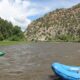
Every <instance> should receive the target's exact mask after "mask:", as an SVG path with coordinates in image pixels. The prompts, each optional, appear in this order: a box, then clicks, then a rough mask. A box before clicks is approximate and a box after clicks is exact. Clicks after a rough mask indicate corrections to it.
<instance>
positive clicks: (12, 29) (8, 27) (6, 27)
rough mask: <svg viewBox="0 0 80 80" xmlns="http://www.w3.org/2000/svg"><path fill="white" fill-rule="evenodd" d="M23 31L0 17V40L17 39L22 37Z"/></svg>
mask: <svg viewBox="0 0 80 80" xmlns="http://www.w3.org/2000/svg"><path fill="white" fill-rule="evenodd" d="M23 37H24V36H23V32H22V31H21V28H20V27H19V26H17V25H16V26H14V25H13V24H12V23H11V22H8V21H7V20H4V19H2V18H0V41H3V40H10V41H18V40H21V39H23Z"/></svg>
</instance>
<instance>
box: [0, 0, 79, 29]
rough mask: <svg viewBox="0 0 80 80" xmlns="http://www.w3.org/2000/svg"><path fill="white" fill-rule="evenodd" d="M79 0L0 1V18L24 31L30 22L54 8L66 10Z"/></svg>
mask: <svg viewBox="0 0 80 80" xmlns="http://www.w3.org/2000/svg"><path fill="white" fill-rule="evenodd" d="M79 2H80V0H0V17H1V18H3V19H6V20H8V21H11V22H12V23H13V24H14V25H19V26H21V29H22V30H25V29H26V28H27V26H28V24H30V23H31V21H32V20H34V19H37V18H39V17H41V16H43V15H44V14H45V13H48V12H50V11H52V10H55V9H56V8H65V7H66V8H68V7H71V6H72V5H74V4H77V3H79Z"/></svg>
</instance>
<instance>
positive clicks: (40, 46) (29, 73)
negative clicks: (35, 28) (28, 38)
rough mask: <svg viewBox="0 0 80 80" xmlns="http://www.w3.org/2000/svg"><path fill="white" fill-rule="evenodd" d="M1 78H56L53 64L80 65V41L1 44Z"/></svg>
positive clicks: (19, 79)
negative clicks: (2, 53) (52, 68)
mask: <svg viewBox="0 0 80 80" xmlns="http://www.w3.org/2000/svg"><path fill="white" fill-rule="evenodd" d="M0 51H5V52H6V54H5V55H4V56H2V57H0V80H54V79H51V77H50V76H51V75H53V72H52V70H51V64H52V63H53V62H60V63H64V64H68V65H80V43H65V42H64V43H62V42H60V43H59V42H56V43H54V42H37V43H28V44H18V45H10V46H0Z"/></svg>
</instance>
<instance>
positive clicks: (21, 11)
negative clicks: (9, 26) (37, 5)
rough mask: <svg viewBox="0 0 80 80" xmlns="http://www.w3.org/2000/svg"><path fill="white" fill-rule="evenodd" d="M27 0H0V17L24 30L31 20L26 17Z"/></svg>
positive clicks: (28, 3)
mask: <svg viewBox="0 0 80 80" xmlns="http://www.w3.org/2000/svg"><path fill="white" fill-rule="evenodd" d="M29 5H30V2H29V1H22V0H2V1H1V2H0V17H1V18H3V19H6V20H8V21H11V22H12V23H13V24H14V25H19V26H21V28H22V29H23V30H24V29H25V28H26V26H27V25H28V24H29V23H30V22H31V20H29V19H28V18H27V16H28V15H27V12H28V6H29Z"/></svg>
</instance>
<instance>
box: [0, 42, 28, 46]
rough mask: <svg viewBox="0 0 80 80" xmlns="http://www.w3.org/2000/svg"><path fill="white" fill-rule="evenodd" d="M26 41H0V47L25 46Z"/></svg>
mask: <svg viewBox="0 0 80 80" xmlns="http://www.w3.org/2000/svg"><path fill="white" fill-rule="evenodd" d="M25 43H27V42H26V41H0V46H7V45H16V44H25Z"/></svg>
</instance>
